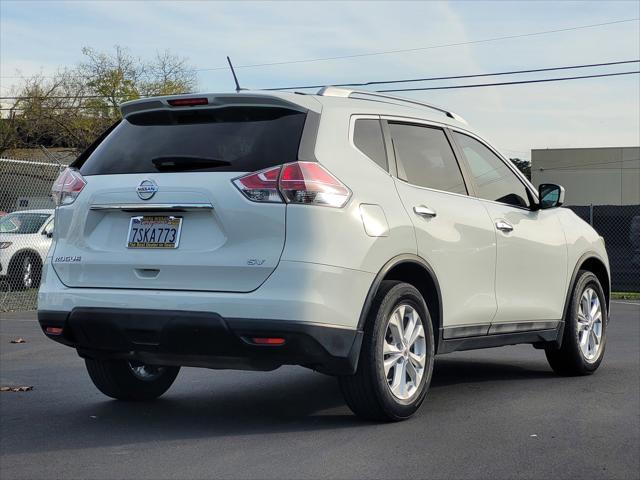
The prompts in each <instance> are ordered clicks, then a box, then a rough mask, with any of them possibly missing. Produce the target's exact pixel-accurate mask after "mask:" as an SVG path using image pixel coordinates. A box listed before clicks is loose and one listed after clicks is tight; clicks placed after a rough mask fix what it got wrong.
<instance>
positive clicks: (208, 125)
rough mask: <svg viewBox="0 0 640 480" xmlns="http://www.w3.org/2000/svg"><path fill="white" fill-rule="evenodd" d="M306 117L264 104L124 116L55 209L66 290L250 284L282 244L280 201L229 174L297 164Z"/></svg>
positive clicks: (59, 268) (233, 288) (244, 288)
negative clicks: (259, 198) (244, 189)
mask: <svg viewBox="0 0 640 480" xmlns="http://www.w3.org/2000/svg"><path fill="white" fill-rule="evenodd" d="M305 118H306V113H305V112H304V111H301V110H298V109H290V108H283V107H274V106H266V107H260V106H225V107H216V108H202V107H199V108H192V109H185V108H181V109H175V110H170V109H166V108H165V109H162V110H157V111H147V112H139V113H135V114H131V115H129V116H127V117H126V118H125V119H124V120H122V122H121V123H120V124H119V125H117V126H116V127H115V128H114V129H113V130H112V131H111V132H110V133H109V134H108V135H107V136H106V138H105V139H104V140H103V141H102V142H101V143H100V144H99V145H98V146H97V147H96V148H95V149H94V150H93V151H92V152H90V154H89V155H86V156H85V158H84V159H83V158H81V159H80V161H79V162H78V163H79V165H76V166H77V167H79V169H80V173H82V175H83V176H84V177H85V180H86V182H87V184H86V186H85V188H84V190H83V191H82V193H81V195H80V196H79V197H78V199H77V200H76V202H75V203H74V204H72V205H70V206H63V207H59V208H58V213H57V218H56V236H57V238H56V243H55V251H54V254H53V266H54V269H55V271H56V273H57V274H58V276H59V277H60V279H61V280H62V282H63V283H64V284H65V285H68V286H70V287H93V288H141V289H160V290H161V289H169V290H209V291H229V292H248V291H251V290H254V289H256V288H258V287H259V286H260V285H261V284H262V283H263V282H264V281H265V280H266V279H267V278H268V276H269V275H270V274H271V273H272V272H273V270H274V269H275V268H276V266H277V265H278V262H279V259H280V255H281V253H282V250H283V248H284V242H285V230H286V229H285V212H286V207H285V204H284V203H255V202H251V201H250V200H248V199H246V198H245V197H244V196H243V195H242V194H241V193H240V192H239V191H238V190H237V189H236V187H235V186H234V184H233V183H232V180H233V179H234V178H236V177H238V176H241V175H244V174H245V173H246V172H253V171H259V170H262V169H265V168H269V167H272V166H275V165H279V164H282V163H287V162H292V161H296V160H297V157H298V148H299V144H300V139H301V135H302V131H303V128H304V123H305ZM172 229H173V230H172Z"/></svg>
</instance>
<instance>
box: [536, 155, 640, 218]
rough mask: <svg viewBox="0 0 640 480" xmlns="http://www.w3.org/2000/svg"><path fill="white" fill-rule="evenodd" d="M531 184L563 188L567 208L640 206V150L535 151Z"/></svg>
mask: <svg viewBox="0 0 640 480" xmlns="http://www.w3.org/2000/svg"><path fill="white" fill-rule="evenodd" d="M531 180H532V182H533V184H534V185H536V186H538V185H539V184H541V183H558V184H560V185H562V186H563V187H564V188H565V190H566V192H565V194H566V196H565V204H566V205H592V204H593V205H640V147H611V148H553V149H545V150H531Z"/></svg>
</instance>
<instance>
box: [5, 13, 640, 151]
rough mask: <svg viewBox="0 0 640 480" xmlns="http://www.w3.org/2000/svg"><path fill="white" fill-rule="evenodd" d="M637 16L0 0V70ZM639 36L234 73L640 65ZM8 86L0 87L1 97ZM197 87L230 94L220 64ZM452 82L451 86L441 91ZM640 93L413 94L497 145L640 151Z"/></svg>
mask: <svg viewBox="0 0 640 480" xmlns="http://www.w3.org/2000/svg"><path fill="white" fill-rule="evenodd" d="M638 15H640V11H638V5H637V4H636V3H634V2H606V4H604V3H602V4H601V3H595V2H586V3H579V2H578V3H576V2H556V3H553V4H552V3H548V2H542V3H541V2H458V3H455V2H453V3H449V2H368V3H366V4H365V3H362V2H316V3H313V2H200V1H197V2H191V1H176V2H136V1H127V2H107V1H92V2H56V1H48V2H1V3H0V27H1V28H0V58H1V59H2V61H1V62H0V74H1V75H3V76H7V75H14V73H15V70H21V71H22V72H23V73H25V74H31V73H35V72H41V71H42V72H53V71H55V70H56V69H57V68H58V66H60V65H70V64H74V63H77V62H78V61H80V60H81V57H82V55H81V52H80V49H81V47H82V46H85V45H87V46H92V47H94V48H96V49H98V50H108V49H111V48H112V47H113V45H115V44H119V45H122V46H126V47H128V48H129V49H130V50H131V52H132V53H133V54H135V55H138V56H140V57H144V58H148V57H150V56H152V55H153V54H154V53H155V52H156V51H158V50H165V49H170V50H172V51H173V52H174V53H178V54H180V55H183V56H186V57H188V58H189V59H190V61H191V63H192V64H193V65H195V66H196V67H198V68H209V67H225V66H226V61H225V56H226V55H230V56H231V57H232V59H233V61H234V63H235V64H236V65H246V64H251V63H267V62H278V61H283V60H297V59H305V58H318V57H331V56H340V55H349V54H360V53H363V52H364V53H366V52H376V51H384V50H394V49H404V48H415V47H422V46H429V45H438V44H443V43H454V42H464V41H468V40H476V39H481V38H491V37H496V36H501V35H510V34H519V33H526V32H533V31H539V30H546V29H553V28H562V27H565V26H570V25H580V24H589V23H598V22H604V21H609V20H615V19H619V18H631V17H637V16H638ZM639 32H640V30H639V28H638V23H635V24H634V23H624V24H618V25H615V26H611V27H606V28H594V29H584V30H576V31H572V32H564V33H558V34H552V35H541V36H534V37H526V38H520V39H513V40H508V41H499V42H490V43H483V44H474V45H463V46H456V47H450V48H439V49H428V50H420V51H416V52H412V53H403V54H392V55H376V56H367V57H358V58H352V59H343V60H334V61H326V62H311V63H297V64H290V65H276V66H270V67H260V68H242V69H238V74H239V76H240V80H241V83H242V84H243V85H244V86H250V87H273V86H282V85H295V84H300V85H305V84H322V83H343V82H350V81H368V80H380V79H388V78H411V77H419V76H439V75H451V74H454V75H455V74H469V73H478V72H492V71H501V70H508V69H519V68H527V67H534V68H535V67H546V66H557V65H567V64H579V63H592V62H598V61H608V60H620V59H627V58H639V56H640V38H639V35H640V33H639ZM567 73H569V72H567ZM542 76H544V75H542V74H541V75H536V76H529V77H526V76H525V77H522V78H534V77H535V78H541V77H542ZM486 80H489V79H486ZM476 81H477V80H473V82H474V83H475V82H476ZM10 82H11V79H7V78H3V79H2V85H1V87H2V91H5V90H6V89H8V88H9V86H10ZM199 83H200V87H201V88H202V89H203V90H207V91H221V90H222V91H228V90H230V89H231V87H232V80H231V76H230V74H229V72H228V70H226V68H224V69H222V70H213V71H203V72H200V73H199ZM445 83H453V82H440V83H439V84H445ZM460 83H464V82H463V81H461V82H460ZM436 84H438V83H436ZM407 86H410V85H407ZM638 90H639V88H638V78H637V77H630V78H612V79H594V80H584V81H574V82H564V83H561V84H560V83H559V84H551V83H548V84H540V85H524V86H513V87H497V88H480V89H466V90H464V89H463V90H455V91H452V90H449V91H431V92H416V93H407V94H406V95H407V96H410V97H414V98H421V99H424V100H427V101H430V102H432V103H435V104H441V105H444V106H447V107H448V108H450V109H452V110H453V111H456V112H458V113H460V114H461V115H462V116H463V117H465V118H467V119H468V120H469V122H470V123H471V124H472V125H473V126H474V128H479V129H480V130H482V131H484V132H485V133H486V135H487V137H488V138H489V139H493V140H494V141H495V142H496V144H497V145H498V146H499V147H504V148H505V149H510V150H517V151H528V150H529V149H530V148H531V147H545V146H561V145H562V146H569V145H572V146H584V145H596V144H607V145H610V144H616V143H621V144H638V143H640V139H638V131H639V130H640V119H639V118H638V117H639V116H640V114H639V111H638V104H639V101H640V99H639V97H640V93H639V91H638Z"/></svg>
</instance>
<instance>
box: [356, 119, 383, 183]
mask: <svg viewBox="0 0 640 480" xmlns="http://www.w3.org/2000/svg"><path fill="white" fill-rule="evenodd" d="M353 143H354V144H355V145H356V147H358V150H360V151H361V152H362V153H364V154H365V155H366V156H367V157H369V158H370V159H371V160H373V161H374V162H376V163H377V164H378V165H380V166H381V167H382V168H384V169H385V170H389V164H388V162H387V152H386V150H385V148H384V139H383V137H382V126H381V125H380V120H375V119H372V118H362V119H359V120H356V124H355V126H354V130H353Z"/></svg>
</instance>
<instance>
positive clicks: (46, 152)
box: [40, 145, 64, 172]
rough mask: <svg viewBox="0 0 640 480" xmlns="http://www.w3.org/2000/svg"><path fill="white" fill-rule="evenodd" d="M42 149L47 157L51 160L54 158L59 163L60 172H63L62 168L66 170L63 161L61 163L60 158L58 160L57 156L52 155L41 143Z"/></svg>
mask: <svg viewBox="0 0 640 480" xmlns="http://www.w3.org/2000/svg"><path fill="white" fill-rule="evenodd" d="M40 149H41V150H42V151H43V153H44V154H45V155H46V157H47V158H48V159H49V160H53V161H54V162H56V163H57V164H58V171H59V172H62V170H64V165H62V163H60V160H58V159H57V158H56V157H54V156H53V155H51V154H50V153H49V150H47V149H46V148H45V146H44V145H40Z"/></svg>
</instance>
